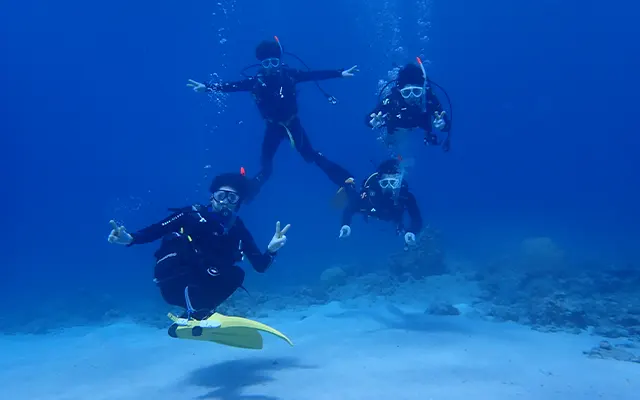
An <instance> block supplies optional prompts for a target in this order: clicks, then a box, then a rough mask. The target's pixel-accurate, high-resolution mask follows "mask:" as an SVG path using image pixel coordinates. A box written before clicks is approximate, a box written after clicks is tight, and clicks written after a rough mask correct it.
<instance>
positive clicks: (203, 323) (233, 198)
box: [108, 173, 291, 349]
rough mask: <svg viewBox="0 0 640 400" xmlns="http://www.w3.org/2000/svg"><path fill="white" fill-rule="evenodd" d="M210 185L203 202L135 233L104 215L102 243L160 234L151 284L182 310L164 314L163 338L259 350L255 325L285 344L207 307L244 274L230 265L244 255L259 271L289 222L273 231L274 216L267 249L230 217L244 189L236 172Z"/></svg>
mask: <svg viewBox="0 0 640 400" xmlns="http://www.w3.org/2000/svg"><path fill="white" fill-rule="evenodd" d="M210 191H211V198H210V200H211V204H210V205H201V204H195V205H191V206H187V207H184V208H179V209H170V211H172V212H173V213H172V214H171V215H169V216H168V217H167V218H165V219H163V220H162V221H160V222H157V223H155V224H153V225H150V226H148V227H146V228H143V229H141V230H139V231H137V232H133V233H129V232H127V230H126V229H125V227H124V226H118V224H116V222H114V221H113V220H112V221H111V222H110V223H111V226H112V230H111V233H110V234H109V238H108V241H109V243H116V244H121V245H126V246H133V245H138V244H145V243H151V242H153V241H156V240H158V239H162V244H161V246H160V248H159V249H158V250H157V251H156V252H155V254H154V255H155V258H156V265H155V268H154V282H155V284H156V285H157V286H158V288H159V289H160V294H161V295H162V297H163V299H164V300H165V301H166V302H167V303H168V304H171V305H174V306H178V307H182V308H184V309H185V310H186V312H185V314H184V315H183V316H180V317H176V316H174V315H173V314H169V318H170V319H171V321H172V322H173V324H172V325H171V327H170V328H169V335H170V336H172V337H175V338H181V339H195V340H208V341H212V342H217V343H221V344H225V345H228V346H235V347H241V348H250V349H261V348H262V336H260V333H259V331H263V332H268V333H271V334H273V335H275V336H277V337H280V338H281V339H283V340H285V341H286V342H287V343H289V344H291V341H290V340H289V339H288V338H287V337H286V336H284V335H283V334H282V333H280V332H278V331H277V330H275V329H273V328H271V327H268V326H266V325H264V324H261V323H259V322H256V321H251V320H249V319H245V318H239V317H227V316H224V315H222V314H219V313H216V312H215V310H216V308H218V307H219V306H220V304H222V303H223V302H224V301H225V300H226V299H228V298H229V297H230V296H231V295H232V294H233V293H234V292H235V291H236V290H237V289H238V288H241V287H242V283H243V282H244V278H245V272H244V270H243V269H242V268H241V267H240V266H238V265H237V264H238V263H239V262H241V261H243V260H244V259H245V257H246V258H247V259H248V260H249V262H250V263H251V265H252V266H253V268H254V269H255V270H256V271H258V272H261V273H262V272H265V271H266V270H267V269H268V268H269V267H270V266H271V264H272V263H273V261H274V259H275V257H276V254H277V252H278V250H280V249H281V248H282V247H283V246H284V245H285V243H286V241H287V236H286V233H287V231H288V230H289V228H291V225H287V226H285V227H284V228H282V229H281V228H280V221H278V222H277V223H276V232H275V234H274V235H273V238H272V239H271V242H270V243H269V245H268V246H267V250H266V251H265V252H262V251H260V249H259V248H258V246H257V245H256V242H255V241H254V239H253V236H252V235H251V233H250V232H249V230H248V229H247V227H246V226H245V225H244V222H243V221H242V220H241V219H240V217H238V215H237V213H238V210H239V209H240V206H241V205H242V202H243V201H244V200H245V199H246V197H247V195H248V193H249V191H250V187H249V182H248V179H247V178H246V177H245V176H244V174H243V173H226V174H221V175H218V176H216V177H215V178H214V179H213V182H212V183H211V187H210Z"/></svg>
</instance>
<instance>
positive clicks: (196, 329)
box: [168, 313, 293, 350]
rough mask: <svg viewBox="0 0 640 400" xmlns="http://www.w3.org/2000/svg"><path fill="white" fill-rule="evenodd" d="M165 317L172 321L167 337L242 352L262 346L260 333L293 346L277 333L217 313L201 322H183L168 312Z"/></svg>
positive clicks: (266, 327)
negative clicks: (237, 349)
mask: <svg viewBox="0 0 640 400" xmlns="http://www.w3.org/2000/svg"><path fill="white" fill-rule="evenodd" d="M168 317H169V319H171V321H173V324H172V325H171V326H170V327H169V336H171V337H174V338H178V339H192V340H203V341H208V342H215V343H219V344H224V345H226V346H232V347H239V348H243V349H254V350H260V349H262V347H263V340H262V336H261V335H260V331H263V332H267V333H270V334H272V335H274V336H277V337H279V338H280V339H282V340H284V341H285V342H287V343H289V345H291V346H293V343H292V342H291V340H289V338H288V337H286V336H285V335H284V334H282V333H281V332H279V331H278V330H276V329H273V328H272V327H270V326H268V325H265V324H262V323H260V322H257V321H253V320H250V319H247V318H240V317H227V316H225V315H222V314H219V313H215V314H213V315H211V316H210V317H209V318H207V319H206V320H204V321H198V320H189V321H185V320H184V318H178V317H176V316H175V315H173V314H171V313H169V314H168ZM203 325H204V326H203ZM212 326H214V327H212Z"/></svg>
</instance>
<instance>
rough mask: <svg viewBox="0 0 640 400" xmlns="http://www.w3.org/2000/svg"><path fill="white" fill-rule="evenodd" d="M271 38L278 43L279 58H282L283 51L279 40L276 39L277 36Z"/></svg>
mask: <svg viewBox="0 0 640 400" xmlns="http://www.w3.org/2000/svg"><path fill="white" fill-rule="evenodd" d="M273 38H274V39H275V40H276V43H278V46H279V47H280V58H282V56H283V55H284V49H283V48H282V43H280V39H278V37H277V36H275V35H274V36H273Z"/></svg>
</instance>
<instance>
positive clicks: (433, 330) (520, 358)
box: [0, 303, 640, 400]
mask: <svg viewBox="0 0 640 400" xmlns="http://www.w3.org/2000/svg"><path fill="white" fill-rule="evenodd" d="M416 311H417V310H416ZM403 312H408V310H407V309H406V308H405V309H404V311H403ZM303 317H306V318H303ZM261 321H262V322H265V323H267V324H270V325H271V326H273V327H275V328H277V329H279V330H281V331H282V332H284V333H285V334H287V335H288V336H289V337H290V338H291V339H292V340H293V341H294V343H295V347H289V346H288V345H287V344H286V343H284V342H282V341H280V340H278V339H275V338H272V337H266V336H265V339H266V340H265V349H263V350H261V351H255V350H241V349H232V348H228V347H223V346H220V345H217V344H213V343H206V342H196V341H187V340H178V339H173V338H170V337H169V336H167V334H166V331H165V330H157V329H150V328H145V327H140V326H136V325H134V324H125V323H123V324H119V325H114V326H110V327H105V328H99V329H95V328H92V329H89V328H86V329H80V328H78V329H72V330H69V331H66V332H64V333H60V334H57V335H50V336H31V337H29V336H4V337H0V351H1V354H2V357H1V358H0V387H2V395H1V396H0V397H1V398H2V399H19V400H31V399H34V400H35V399H43V400H45V399H46V400H63V399H64V400H76V399H78V400H80V399H82V400H100V399H104V400H107V399H108V400H119V399H122V400H130V399H136V400H138V399H140V400H143V399H144V400H146V399H154V400H163V399H167V400H169V399H170V400H188V399H223V400H242V399H246V400H276V399H281V400H319V399H327V400H349V399H354V400H355V399H357V400H376V399H380V400H383V399H384V400H402V399H416V400H429V399H433V400H445V399H488V400H497V399H562V400H567V399H570V400H580V399H589V400H593V399H599V398H601V399H607V400H609V399H638V398H639V397H638V393H640V365H639V364H633V363H628V362H621V361H613V360H596V359H589V358H587V357H586V356H584V355H583V354H582V351H583V350H588V349H590V348H591V347H592V346H594V345H596V344H597V343H598V340H599V338H597V337H592V336H587V335H581V336H576V335H570V334H545V333H539V332H535V331H532V330H530V329H528V328H526V327H523V326H517V325H513V324H504V323H500V324H498V323H487V322H481V321H476V320H472V319H469V318H467V317H464V316H459V317H427V316H425V315H423V314H421V313H416V314H415V315H412V314H410V313H409V314H405V315H404V316H400V315H398V314H397V312H389V310H388V309H387V308H385V307H377V308H369V309H367V310H366V311H362V310H358V311H356V310H345V309H343V308H342V307H341V306H340V305H339V304H337V303H331V304H329V305H326V306H323V307H317V308H313V309H311V310H309V311H308V312H306V313H304V314H301V313H291V312H289V313H284V312H283V313H280V314H277V315H274V316H273V317H272V318H267V319H264V320H261ZM267 336H268V335H267Z"/></svg>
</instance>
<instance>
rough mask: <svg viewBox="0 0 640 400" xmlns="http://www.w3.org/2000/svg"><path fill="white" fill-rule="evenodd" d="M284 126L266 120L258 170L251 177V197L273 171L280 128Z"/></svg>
mask: <svg viewBox="0 0 640 400" xmlns="http://www.w3.org/2000/svg"><path fill="white" fill-rule="evenodd" d="M283 129H284V128H283V127H282V126H280V125H278V124H274V123H270V122H267V129H266V131H265V133H264V139H263V140H262V151H261V153H260V172H259V173H258V174H257V175H256V176H255V177H254V178H253V184H254V185H253V186H254V187H253V193H252V195H251V199H253V197H255V196H256V195H257V194H258V192H259V191H260V189H261V188H262V185H264V184H265V182H266V181H267V180H268V179H269V178H270V177H271V173H272V172H273V158H274V157H275V155H276V152H277V151H278V147H280V142H281V141H282V137H283V136H282V130H283Z"/></svg>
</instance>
